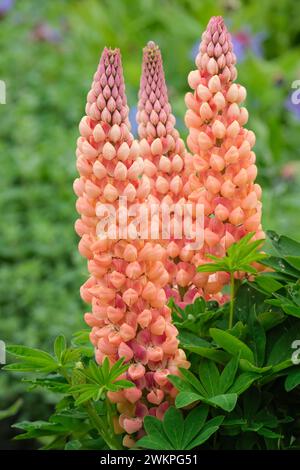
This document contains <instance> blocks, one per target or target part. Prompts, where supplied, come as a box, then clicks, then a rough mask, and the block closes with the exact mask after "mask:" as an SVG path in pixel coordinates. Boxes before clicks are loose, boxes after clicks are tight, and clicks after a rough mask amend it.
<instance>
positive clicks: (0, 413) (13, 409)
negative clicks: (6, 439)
mask: <svg viewBox="0 0 300 470" xmlns="http://www.w3.org/2000/svg"><path fill="white" fill-rule="evenodd" d="M22 405H23V400H22V399H21V398H19V399H18V400H16V401H15V402H14V403H13V404H12V405H10V406H9V407H8V408H6V410H0V421H1V420H2V419H6V418H9V417H10V416H14V415H16V414H17V413H18V411H19V410H20V408H21V407H22Z"/></svg>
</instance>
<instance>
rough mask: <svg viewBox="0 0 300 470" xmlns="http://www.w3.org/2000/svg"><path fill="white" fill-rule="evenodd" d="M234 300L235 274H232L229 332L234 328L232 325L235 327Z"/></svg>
mask: <svg viewBox="0 0 300 470" xmlns="http://www.w3.org/2000/svg"><path fill="white" fill-rule="evenodd" d="M234 298H235V285H234V272H231V273H230V303H229V323H228V329H229V330H230V329H231V328H232V325H233V312H234Z"/></svg>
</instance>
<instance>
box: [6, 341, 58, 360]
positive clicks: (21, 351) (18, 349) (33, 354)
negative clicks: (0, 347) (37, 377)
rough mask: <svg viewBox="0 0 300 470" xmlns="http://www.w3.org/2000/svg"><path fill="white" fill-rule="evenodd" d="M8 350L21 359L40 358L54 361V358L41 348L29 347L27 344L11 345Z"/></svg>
mask: <svg viewBox="0 0 300 470" xmlns="http://www.w3.org/2000/svg"><path fill="white" fill-rule="evenodd" d="M6 350H7V352H9V353H10V354H12V355H13V356H16V357H18V358H20V359H23V358H25V359H39V360H42V359H43V360H45V361H54V358H53V357H52V356H51V355H50V354H48V353H47V352H45V351H42V350H41V349H34V348H28V347H27V346H19V345H9V346H7V348H6Z"/></svg>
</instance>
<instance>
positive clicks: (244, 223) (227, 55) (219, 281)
mask: <svg viewBox="0 0 300 470" xmlns="http://www.w3.org/2000/svg"><path fill="white" fill-rule="evenodd" d="M235 62H236V57H235V55H234V52H233V49H232V42H231V38H230V34H229V33H228V31H227V29H226V26H225V24H224V21H223V18H222V17H220V16H218V17H212V18H211V20H210V21H209V23H208V26H207V29H206V31H205V32H204V33H203V35H202V42H201V44H200V48H199V53H198V55H197V57H196V66H197V69H196V70H194V71H192V72H190V74H189V77H188V82H189V85H190V87H191V88H192V90H193V92H192V93H191V92H189V93H187V95H186V98H185V101H186V105H187V108H188V111H187V113H186V116H185V122H186V125H187V127H188V129H189V135H188V139H187V143H188V146H189V149H190V151H191V152H192V153H193V160H192V161H193V166H194V171H193V172H192V174H191V175H190V177H189V184H190V189H191V190H192V193H191V194H190V196H189V197H190V199H192V200H193V199H194V196H195V198H196V200H197V201H198V202H199V203H202V204H203V205H204V209H205V230H204V238H205V243H204V247H203V250H202V251H201V252H199V254H198V264H201V263H203V261H204V255H205V254H206V253H210V254H214V255H216V256H220V257H222V256H223V255H224V254H225V251H226V248H228V247H229V246H230V245H231V244H232V243H233V242H235V241H237V240H239V239H240V238H241V237H243V236H244V235H245V234H247V233H249V232H255V236H254V238H256V239H262V238H264V232H263V231H262V226H261V210H262V204H261V201H260V199H261V188H260V186H259V185H258V184H257V183H255V178H256V175H257V168H256V165H255V160H256V157H255V153H254V152H253V150H252V148H253V146H254V144H255V135H254V133H253V132H252V131H251V130H247V129H246V128H245V127H244V125H245V124H246V123H247V120H248V112H247V109H246V108H245V107H243V106H241V104H242V102H243V101H244V100H245V98H246V90H245V88H244V87H243V86H241V85H239V84H237V83H234V80H235V79H236V77H237V71H236V67H235ZM226 282H227V279H226V275H225V274H224V273H218V274H216V275H212V276H209V277H207V279H206V284H205V285H204V286H203V289H204V291H205V292H206V293H213V292H217V291H218V290H220V288H221V287H222V285H223V284H224V283H226Z"/></svg>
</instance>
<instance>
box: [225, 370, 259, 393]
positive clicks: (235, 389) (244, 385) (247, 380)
mask: <svg viewBox="0 0 300 470" xmlns="http://www.w3.org/2000/svg"><path fill="white" fill-rule="evenodd" d="M259 377H260V375H259V374H256V373H254V372H244V373H242V374H241V375H239V376H238V378H237V379H236V381H235V382H234V384H233V385H232V386H231V387H230V389H229V390H228V392H229V393H237V394H238V395H240V394H241V393H243V392H244V391H245V390H247V389H248V388H249V387H250V385H252V384H253V382H255V380H257V379H258V378H259Z"/></svg>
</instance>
